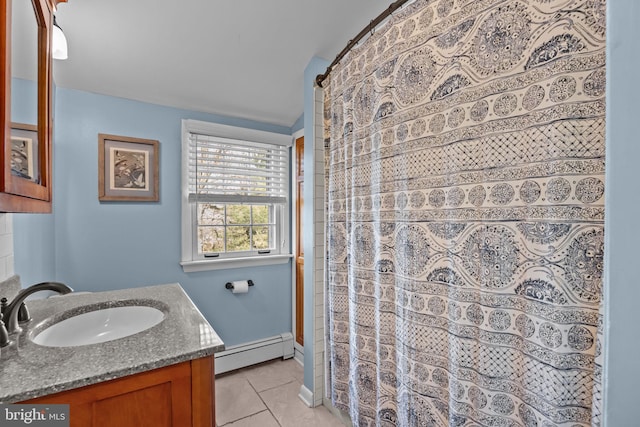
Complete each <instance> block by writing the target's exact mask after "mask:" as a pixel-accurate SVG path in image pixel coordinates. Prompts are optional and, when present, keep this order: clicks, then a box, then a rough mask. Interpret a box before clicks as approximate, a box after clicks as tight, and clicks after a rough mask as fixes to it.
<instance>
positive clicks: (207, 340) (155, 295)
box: [0, 283, 224, 403]
mask: <svg viewBox="0 0 640 427" xmlns="http://www.w3.org/2000/svg"><path fill="white" fill-rule="evenodd" d="M126 305H146V306H151V307H155V308H157V309H160V310H162V311H163V312H164V314H165V317H164V320H163V321H161V322H160V323H159V324H157V325H155V326H153V327H151V328H150V329H147V330H145V331H142V332H140V333H137V334H135V335H131V336H128V337H125V338H120V339H117V340H113V341H107V342H104V343H100V344H91V345H84V346H78V347H44V346H40V345H37V344H35V343H33V342H32V341H31V340H30V339H29V337H31V336H35V335H36V334H37V333H38V332H40V331H41V330H43V329H44V328H46V327H47V326H49V325H51V324H53V323H56V322H59V321H61V320H64V319H65V318H68V317H71V316H73V315H76V314H79V313H82V312H86V311H92V310H95V309H97V308H103V307H119V306H126ZM27 306H28V308H29V312H30V314H31V317H32V320H31V322H29V323H28V324H27V325H26V326H24V325H23V331H22V332H21V333H20V334H19V335H11V340H12V341H14V342H13V343H12V344H10V345H9V346H7V347H3V348H1V349H0V403H14V402H19V401H22V400H27V399H31V398H35V397H39V396H44V395H48V394H52V393H57V392H60V391H64V390H69V389H73V388H77V387H82V386H86V385H90V384H95V383H99V382H102V381H106V380H111V379H114V378H119V377H124V376H127V375H131V374H135V373H138V372H143V371H148V370H150V369H155V368H161V367H163V366H168V365H173V364H176V363H179V362H184V361H187V360H192V359H197V358H200V357H205V356H210V355H212V354H213V353H217V352H219V351H222V350H224V343H223V342H222V340H221V339H220V337H218V334H216V332H215V331H214V330H213V328H212V327H211V325H209V323H208V322H207V320H206V319H205V318H204V317H203V316H202V314H201V313H200V311H199V310H198V309H197V307H196V306H195V305H194V304H193V302H192V301H191V299H190V298H189V297H188V295H187V294H186V293H185V292H184V290H183V289H182V287H181V286H180V285H179V284H177V283H174V284H167V285H157V286H148V287H142V288H131V289H123V290H117V291H107V292H95V293H77V294H74V293H71V294H68V295H64V296H59V297H57V296H56V297H52V298H48V299H41V300H28V301H27Z"/></svg>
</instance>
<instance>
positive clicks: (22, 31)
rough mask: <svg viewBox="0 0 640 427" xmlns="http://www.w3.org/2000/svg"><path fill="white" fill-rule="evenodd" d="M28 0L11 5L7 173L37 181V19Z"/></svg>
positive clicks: (15, 0)
mask: <svg viewBox="0 0 640 427" xmlns="http://www.w3.org/2000/svg"><path fill="white" fill-rule="evenodd" d="M36 16H37V15H36V10H35V9H34V5H33V3H31V1H30V0H14V1H13V3H12V7H11V174H12V175H13V176H18V177H20V178H24V179H28V180H30V181H33V182H36V183H38V182H40V174H39V171H38V169H39V168H38V163H39V162H38V128H37V126H38V20H37V19H36Z"/></svg>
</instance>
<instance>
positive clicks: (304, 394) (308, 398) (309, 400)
mask: <svg viewBox="0 0 640 427" xmlns="http://www.w3.org/2000/svg"><path fill="white" fill-rule="evenodd" d="M298 397H299V398H300V400H302V401H303V402H304V404H305V405H307V406H308V407H309V408H313V393H312V392H311V390H309V389H308V388H306V387H305V386H304V384H302V385H301V386H300V393H298Z"/></svg>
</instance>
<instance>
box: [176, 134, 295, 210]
mask: <svg viewBox="0 0 640 427" xmlns="http://www.w3.org/2000/svg"><path fill="white" fill-rule="evenodd" d="M287 150H288V147H286V146H283V145H276V144H268V143H262V142H249V141H240V140H234V139H228V138H221V137H216V136H210V135H203V134H198V133H189V153H188V191H189V202H191V203H196V202H204V203H264V204H274V203H276V204H278V203H286V202H287V194H288V191H289V189H288V179H287V178H288V177H287V173H288V161H289V160H288V152H287Z"/></svg>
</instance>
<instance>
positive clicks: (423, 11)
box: [324, 0, 605, 427]
mask: <svg viewBox="0 0 640 427" xmlns="http://www.w3.org/2000/svg"><path fill="white" fill-rule="evenodd" d="M330 79H331V81H330V82H325V90H324V92H325V147H326V165H327V170H326V173H327V174H326V183H327V195H326V197H327V198H326V200H327V215H328V216H327V250H328V253H327V275H326V276H327V289H328V290H327V298H328V300H327V314H328V325H329V332H328V333H329V345H328V347H327V348H328V351H329V354H328V357H329V359H330V372H331V376H330V394H331V398H332V401H333V404H334V405H335V406H337V407H338V408H340V409H342V410H345V411H347V412H349V413H350V415H351V417H352V420H353V423H354V425H357V426H392V425H398V426H479V425H481V426H544V427H549V426H572V427H573V426H587V425H599V424H600V415H601V414H600V412H601V408H600V405H601V369H602V364H601V358H602V355H601V343H602V336H601V332H602V331H601V329H602V312H601V303H602V299H601V298H602V268H603V265H602V263H603V246H604V229H603V219H604V197H603V196H604V194H603V193H604V153H605V145H604V135H605V98H604V97H605V1H604V0H515V1H514V0H438V1H435V0H416V1H414V2H412V3H410V4H409V5H408V6H406V7H405V8H404V9H402V11H401V12H399V13H397V14H396V15H395V16H393V17H392V18H391V19H389V20H388V21H387V22H386V23H385V24H384V25H383V26H382V27H381V28H378V29H377V30H376V31H375V33H374V34H372V35H371V36H370V37H369V38H368V39H367V40H366V41H365V42H363V43H362V44H361V45H360V46H359V47H358V48H356V49H354V50H352V51H351V52H350V53H349V54H348V55H347V57H345V59H343V60H342V61H341V63H340V64H339V65H338V66H336V67H335V68H334V70H333V71H332V73H331V75H330Z"/></svg>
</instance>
